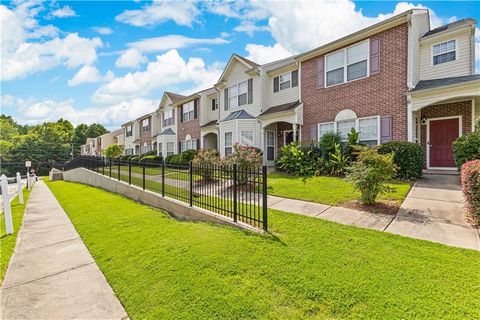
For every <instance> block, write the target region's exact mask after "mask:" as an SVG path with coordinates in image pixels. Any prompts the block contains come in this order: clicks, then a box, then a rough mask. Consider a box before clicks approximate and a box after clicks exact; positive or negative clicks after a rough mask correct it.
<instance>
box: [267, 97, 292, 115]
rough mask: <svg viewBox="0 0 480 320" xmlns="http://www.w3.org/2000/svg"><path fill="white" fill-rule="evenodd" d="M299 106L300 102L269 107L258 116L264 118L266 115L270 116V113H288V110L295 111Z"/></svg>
mask: <svg viewBox="0 0 480 320" xmlns="http://www.w3.org/2000/svg"><path fill="white" fill-rule="evenodd" d="M299 105H300V101H298V100H297V101H294V102H290V103H284V104H280V105H278V106H274V107H271V108H268V109H267V110H265V111H264V112H262V113H261V114H260V116H264V115H267V114H272V113H277V112H283V111H289V110H293V109H295V108H296V107H298V106H299Z"/></svg>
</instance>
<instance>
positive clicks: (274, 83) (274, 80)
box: [273, 77, 280, 92]
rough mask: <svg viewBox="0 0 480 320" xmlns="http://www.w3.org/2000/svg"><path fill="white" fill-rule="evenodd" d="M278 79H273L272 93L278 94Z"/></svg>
mask: <svg viewBox="0 0 480 320" xmlns="http://www.w3.org/2000/svg"><path fill="white" fill-rule="evenodd" d="M279 81H280V79H279V78H278V77H275V78H273V92H278V87H279V83H280V82H279Z"/></svg>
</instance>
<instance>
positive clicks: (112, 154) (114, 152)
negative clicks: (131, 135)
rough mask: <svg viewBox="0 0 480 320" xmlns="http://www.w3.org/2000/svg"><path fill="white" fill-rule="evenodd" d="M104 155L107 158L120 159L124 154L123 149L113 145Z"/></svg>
mask: <svg viewBox="0 0 480 320" xmlns="http://www.w3.org/2000/svg"><path fill="white" fill-rule="evenodd" d="M102 153H103V154H104V155H105V157H107V158H119V157H120V156H121V155H122V154H123V147H122V146H119V145H118V144H111V145H109V146H108V147H106V148H105V149H104V150H103V151H102Z"/></svg>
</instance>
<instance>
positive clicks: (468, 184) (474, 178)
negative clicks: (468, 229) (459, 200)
mask: <svg viewBox="0 0 480 320" xmlns="http://www.w3.org/2000/svg"><path fill="white" fill-rule="evenodd" d="M461 174H462V177H461V178H462V190H463V194H464V196H465V200H466V201H467V210H468V212H469V213H470V214H472V215H473V216H475V217H477V218H480V160H472V161H469V162H466V163H464V164H463V165H462V171H461Z"/></svg>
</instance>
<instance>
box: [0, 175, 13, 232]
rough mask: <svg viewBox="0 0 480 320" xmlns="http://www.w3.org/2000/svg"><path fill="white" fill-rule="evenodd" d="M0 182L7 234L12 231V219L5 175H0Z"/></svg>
mask: <svg viewBox="0 0 480 320" xmlns="http://www.w3.org/2000/svg"><path fill="white" fill-rule="evenodd" d="M0 184H1V185H2V197H3V212H4V215H5V229H6V230H7V234H12V233H13V220H12V208H11V207H10V194H9V193H8V181H7V177H6V176H5V175H4V174H2V176H1V177H0Z"/></svg>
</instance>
